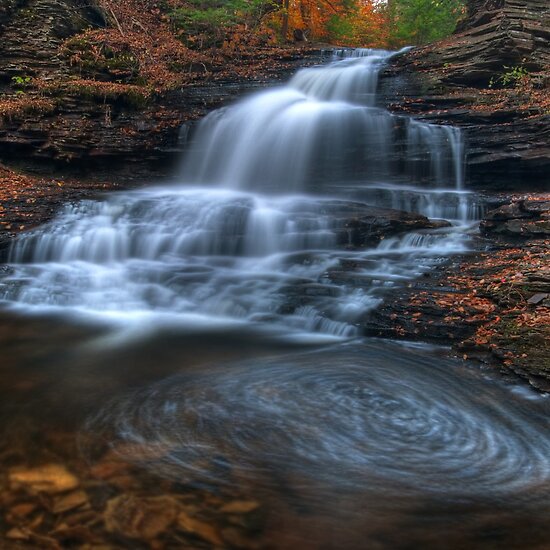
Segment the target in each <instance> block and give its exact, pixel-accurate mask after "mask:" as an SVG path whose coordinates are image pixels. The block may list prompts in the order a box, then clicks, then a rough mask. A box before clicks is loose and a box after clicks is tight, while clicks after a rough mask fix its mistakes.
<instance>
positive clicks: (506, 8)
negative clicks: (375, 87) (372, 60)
mask: <svg viewBox="0 0 550 550" xmlns="http://www.w3.org/2000/svg"><path fill="white" fill-rule="evenodd" d="M381 88H382V94H383V95H384V97H385V99H386V101H387V104H388V105H389V106H390V107H391V108H393V110H395V111H398V112H408V113H411V114H414V115H415V116H420V117H422V118H425V119H427V120H433V121H434V122H438V123H444V124H455V125H459V126H461V127H463V128H464V130H465V133H466V138H467V142H468V151H469V155H468V168H469V176H470V182H471V185H473V186H478V187H501V188H502V187H510V188H516V189H519V188H521V186H522V182H524V184H525V186H538V187H542V188H545V187H550V182H549V174H550V100H549V98H550V4H548V2H547V1H546V0H471V1H470V3H469V17H468V19H467V20H466V21H465V23H464V24H463V26H462V29H460V31H459V32H458V33H457V34H455V35H454V36H452V37H451V38H449V39H447V40H445V41H442V42H439V43H437V44H433V45H430V46H427V47H424V48H419V49H415V50H412V51H410V52H408V53H407V54H406V55H404V56H402V57H400V58H397V59H396V60H395V63H394V64H393V65H392V66H391V67H389V68H388V70H387V71H386V72H385V73H384V75H383V78H382V85H381Z"/></svg>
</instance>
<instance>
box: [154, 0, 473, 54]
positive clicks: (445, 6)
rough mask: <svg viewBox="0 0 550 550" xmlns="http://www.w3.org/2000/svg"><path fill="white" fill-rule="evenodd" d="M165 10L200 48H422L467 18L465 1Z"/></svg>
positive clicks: (368, 0)
mask: <svg viewBox="0 0 550 550" xmlns="http://www.w3.org/2000/svg"><path fill="white" fill-rule="evenodd" d="M162 9H163V10H164V11H165V12H166V14H167V17H168V18H169V19H170V21H171V23H172V24H173V25H174V27H175V28H176V29H177V30H178V31H179V36H180V37H181V38H182V40H183V41H184V42H185V43H186V45H188V46H190V47H193V48H199V49H200V48H204V47H211V46H223V45H224V43H225V42H228V41H229V42H230V41H232V40H233V41H234V40H238V35H243V34H244V35H246V34H248V33H250V32H252V33H254V34H256V36H257V37H259V38H263V39H264V40H266V41H270V42H272V43H280V42H285V41H287V40H293V39H294V40H298V41H299V40H313V41H321V42H329V43H331V44H336V45H346V46H364V47H390V48H392V47H400V46H404V45H421V44H426V43H428V42H431V41H434V40H437V39H440V38H443V37H445V36H447V35H448V34H450V33H451V32H453V30H454V29H455V27H456V25H457V22H458V21H459V20H460V18H461V17H463V15H464V14H465V5H464V2H463V1H462V0H389V1H382V0H224V1H220V0H185V1H182V0H164V4H163V5H162ZM236 35H237V36H236Z"/></svg>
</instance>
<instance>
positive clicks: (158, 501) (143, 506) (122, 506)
mask: <svg viewBox="0 0 550 550" xmlns="http://www.w3.org/2000/svg"><path fill="white" fill-rule="evenodd" d="M177 515H178V502H177V501H176V500H175V499H173V498H172V497H169V496H159V497H138V496H135V495H131V494H123V495H120V496H117V497H115V498H113V499H111V500H109V501H108V502H107V507H106V509H105V513H104V519H105V526H106V528H107V530H108V531H109V532H111V533H117V534H119V535H122V536H125V537H129V538H135V539H144V540H152V539H154V538H156V537H157V536H159V535H160V534H162V533H164V532H165V531H166V530H167V529H168V528H169V527H170V526H171V525H172V523H173V522H174V520H175V519H176V517H177Z"/></svg>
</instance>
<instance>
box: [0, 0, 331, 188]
mask: <svg viewBox="0 0 550 550" xmlns="http://www.w3.org/2000/svg"><path fill="white" fill-rule="evenodd" d="M107 19H109V17H108V14H106V13H105V12H104V10H102V9H101V7H100V6H99V3H98V2H96V1H89V0H4V2H3V3H2V6H0V161H4V162H9V163H10V164H12V165H17V166H18V167H20V168H23V169H28V168H32V169H35V168H37V167H43V168H45V169H46V171H51V169H55V171H56V172H59V171H60V170H63V171H68V173H75V174H77V175H79V176H80V175H81V174H82V173H83V174H85V175H86V176H87V177H88V176H90V175H93V176H94V177H101V176H102V175H106V174H108V175H109V176H110V177H115V175H118V179H120V178H121V177H124V176H125V175H127V176H128V177H129V178H134V179H135V178H140V177H141V178H149V177H151V176H158V175H160V176H166V175H167V174H170V173H171V172H172V161H175V160H176V159H177V158H178V157H179V155H180V152H181V148H178V141H179V139H180V137H181V131H180V128H181V127H182V125H184V124H185V123H189V124H191V123H192V122H193V121H194V120H196V119H198V118H200V117H202V116H204V115H205V114H207V113H208V112H209V111H211V110H213V109H215V108H218V107H220V106H223V105H224V104H226V103H227V102H229V101H232V100H235V99H236V98H237V97H239V96H241V95H243V94H245V93H247V92H250V91H251V90H254V89H256V88H258V87H265V86H266V85H268V84H269V83H272V82H273V81H277V80H280V79H281V78H286V76H287V75H288V74H289V72H290V71H293V70H294V69H295V68H296V67H297V66H299V65H301V64H303V63H305V62H306V60H307V59H310V60H313V59H315V60H319V59H320V52H319V51H318V50H316V49H315V48H292V49H290V48H289V49H287V50H286V51H285V50H284V49H281V50H280V51H279V52H275V53H274V55H273V56H272V57H271V58H269V59H268V60H266V59H264V57H265V56H266V52H264V51H260V52H258V54H255V53H251V54H250V55H248V57H247V59H248V61H246V62H248V63H250V64H251V65H252V64H255V66H256V65H257V66H258V67H261V70H258V71H256V73H255V74H254V77H255V78H243V76H242V75H239V74H235V76H231V75H230V74H229V73H231V70H227V71H226V72H227V73H228V74H229V76H223V75H222V76H220V74H221V73H222V72H223V67H221V68H220V67H215V69H216V71H218V72H217V73H215V74H214V72H213V71H214V69H210V73H209V74H208V75H207V74H206V66H203V65H202V64H190V66H189V67H187V68H186V69H185V71H186V73H187V72H189V71H190V72H191V73H192V83H191V84H189V85H185V86H180V87H178V88H173V89H170V90H162V91H158V90H155V89H154V86H152V85H133V84H132V85H129V86H128V85H126V83H124V85H123V84H122V80H116V79H115V77H116V75H114V74H101V75H99V76H100V77H101V78H98V81H97V82H96V81H93V80H85V81H84V82H85V83H87V84H86V85H83V83H82V79H83V78H84V79H89V78H91V77H93V70H91V72H90V70H88V73H90V74H84V72H83V68H82V67H81V66H77V65H75V64H74V63H73V61H74V60H72V59H71V57H70V55H69V53H68V52H67V51H64V50H63V44H64V43H65V41H66V40H67V39H68V38H71V37H79V36H80V35H79V33H81V32H82V31H84V30H86V29H99V28H102V27H104V26H105V25H107V24H108V22H107ZM117 32H118V31H117ZM83 47H84V48H85V49H86V48H88V47H91V45H88V44H84V45H83ZM255 55H256V57H257V59H256V58H254V56H255ZM241 57H242V56H241ZM237 62H238V63H240V64H242V61H238V60H235V63H237ZM246 62H245V63H246ZM218 64H219V61H218ZM226 69H227V67H226ZM229 69H231V67H229ZM177 70H179V69H177ZM182 70H183V69H182ZM115 72H116V71H115ZM90 75H91V76H90ZM96 76H97V75H96ZM117 78H122V77H120V76H119V77H117ZM2 101H4V103H6V104H7V105H5V107H4V109H3V108H2ZM115 172H116V174H115Z"/></svg>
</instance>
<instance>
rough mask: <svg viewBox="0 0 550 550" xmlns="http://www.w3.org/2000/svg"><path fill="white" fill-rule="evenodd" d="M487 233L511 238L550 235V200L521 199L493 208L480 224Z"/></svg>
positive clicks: (544, 236)
mask: <svg viewBox="0 0 550 550" xmlns="http://www.w3.org/2000/svg"><path fill="white" fill-rule="evenodd" d="M480 229H481V231H482V233H484V234H485V235H493V236H497V237H503V238H511V239H540V238H547V237H548V236H550V201H548V200H519V201H514V202H511V203H509V204H505V205H503V206H500V207H499V208H496V209H495V210H491V211H490V212H488V213H487V214H486V216H485V218H484V219H483V220H482V222H481V224H480Z"/></svg>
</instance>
